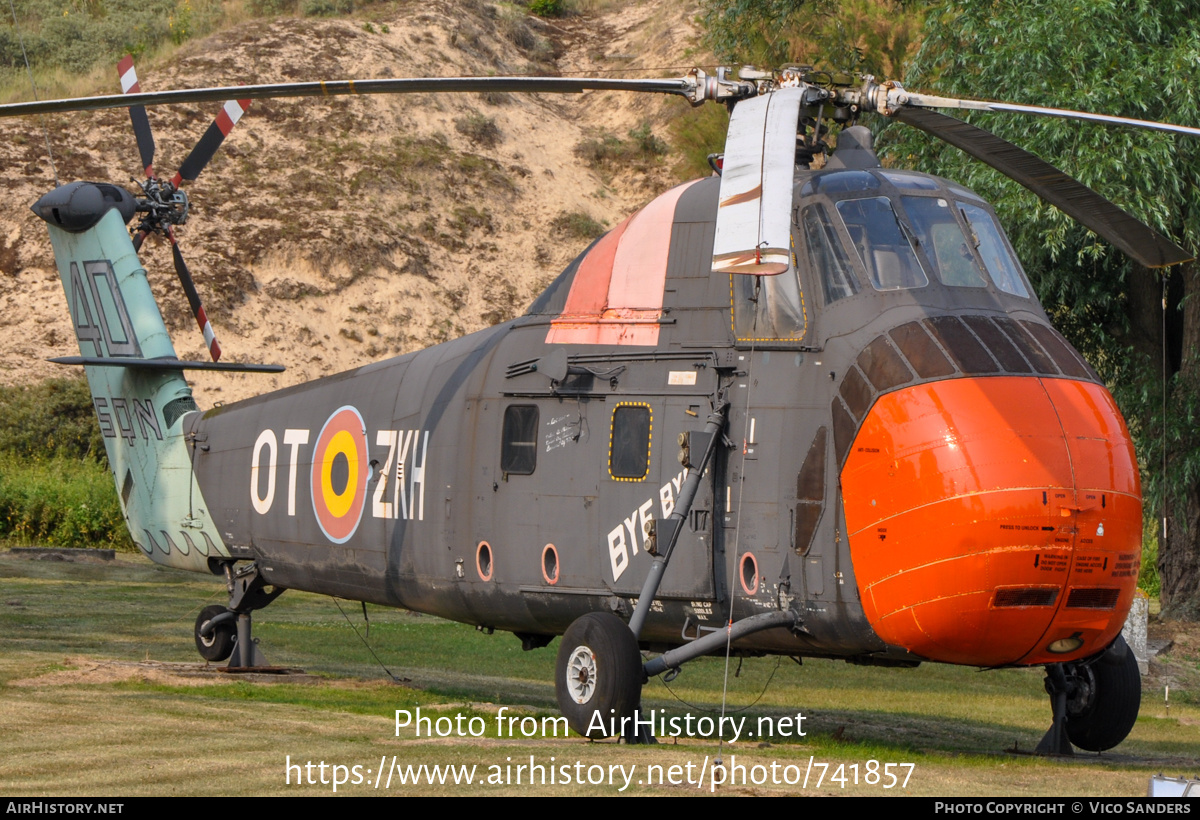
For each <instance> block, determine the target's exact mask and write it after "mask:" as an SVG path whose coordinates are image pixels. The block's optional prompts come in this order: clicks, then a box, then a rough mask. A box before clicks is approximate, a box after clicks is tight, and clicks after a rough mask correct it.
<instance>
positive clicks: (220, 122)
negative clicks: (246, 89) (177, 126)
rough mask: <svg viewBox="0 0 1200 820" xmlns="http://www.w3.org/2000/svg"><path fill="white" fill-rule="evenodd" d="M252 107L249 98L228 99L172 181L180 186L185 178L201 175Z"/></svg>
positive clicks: (192, 178)
mask: <svg viewBox="0 0 1200 820" xmlns="http://www.w3.org/2000/svg"><path fill="white" fill-rule="evenodd" d="M249 108H250V101H249V100H227V101H226V102H225V105H224V106H223V107H222V108H221V113H219V114H217V118H216V119H215V120H213V123H212V125H210V126H208V130H207V131H205V132H204V136H202V137H201V138H200V141H199V142H197V143H196V147H195V148H193V149H192V153H190V154H188V156H187V159H185V160H184V161H183V165H180V166H179V171H178V173H176V174H175V178H174V179H172V180H171V183H172V184H173V185H174V186H175V187H176V188H178V187H179V185H180V183H181V182H182V181H183V180H185V179H186V180H187V181H188V182H191V181H192V180H194V179H195V178H196V177H198V176H200V172H201V171H203V170H204V166H205V165H208V162H209V160H211V159H212V158H213V154H215V153H217V149H218V148H220V147H221V143H222V142H224V141H225V138H226V137H227V136H229V132H230V131H232V130H233V126H235V125H237V123H238V120H240V119H241V118H242V115H243V114H245V113H246V111H247V110H249Z"/></svg>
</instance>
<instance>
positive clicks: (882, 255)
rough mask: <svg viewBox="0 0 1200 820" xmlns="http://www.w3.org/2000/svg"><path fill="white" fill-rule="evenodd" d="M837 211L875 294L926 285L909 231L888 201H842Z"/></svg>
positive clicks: (926, 278)
mask: <svg viewBox="0 0 1200 820" xmlns="http://www.w3.org/2000/svg"><path fill="white" fill-rule="evenodd" d="M837 209H838V213H839V214H841V217H842V222H844V223H845V225H846V230H847V232H849V234H850V241H851V243H852V244H853V245H854V249H855V250H856V251H857V252H858V258H859V260H860V261H861V262H862V264H863V267H864V268H866V270H867V274H868V276H869V277H870V279H871V284H872V285H873V286H874V287H875V289H876V290H900V289H903V288H919V287H924V286H925V285H927V284H929V277H927V276H926V275H925V271H924V269H922V267H921V263H920V261H919V260H918V259H917V254H916V252H915V251H914V250H913V247H912V243H910V242H909V240H908V233H909V231H908V229H906V228H905V226H904V225H903V224H902V223H901V222H900V219H899V217H897V216H896V212H895V211H893V210H892V203H891V202H890V201H889V200H888V198H887V197H885V196H880V197H872V198H871V199H843V200H842V201H841V202H839V203H838V204H837Z"/></svg>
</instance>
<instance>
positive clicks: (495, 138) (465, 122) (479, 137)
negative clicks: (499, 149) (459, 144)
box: [454, 112, 503, 148]
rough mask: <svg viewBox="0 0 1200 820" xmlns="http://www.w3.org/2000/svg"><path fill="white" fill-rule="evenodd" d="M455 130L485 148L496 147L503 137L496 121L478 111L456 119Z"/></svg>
mask: <svg viewBox="0 0 1200 820" xmlns="http://www.w3.org/2000/svg"><path fill="white" fill-rule="evenodd" d="M454 130H455V131H457V132H458V133H460V134H462V135H464V136H466V137H469V138H470V139H471V140H472V141H473V142H474V143H475V144H476V145H478V146H480V147H483V148H495V147H496V146H497V145H498V144H499V143H500V140H501V139H503V135H502V134H501V133H500V129H499V127H497V125H496V121H495V120H494V119H492V118H491V117H488V116H484V115H483V114H480V113H478V112H471V113H470V114H467V115H466V116H465V117H459V118H457V119H456V120H454Z"/></svg>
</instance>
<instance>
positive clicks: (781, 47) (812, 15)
mask: <svg viewBox="0 0 1200 820" xmlns="http://www.w3.org/2000/svg"><path fill="white" fill-rule="evenodd" d="M923 6H924V3H923V2H922V0H705V2H704V13H703V20H704V27H705V31H706V39H707V43H708V46H709V47H710V48H712V50H713V51H714V52H715V53H716V54H717V56H718V58H719V59H721V60H726V61H733V62H746V63H753V64H758V65H762V66H773V67H778V66H782V65H786V64H789V63H792V64H795V63H801V64H808V65H814V66H816V67H817V68H824V69H828V70H836V71H861V72H864V73H869V74H877V75H880V76H884V77H889V78H893V79H898V78H900V76H901V72H902V71H903V67H904V62H905V60H906V59H907V58H908V56H909V54H910V53H911V51H912V50H913V49H914V48H915V46H916V43H917V36H918V34H919V32H920V28H921V11H922V8H923Z"/></svg>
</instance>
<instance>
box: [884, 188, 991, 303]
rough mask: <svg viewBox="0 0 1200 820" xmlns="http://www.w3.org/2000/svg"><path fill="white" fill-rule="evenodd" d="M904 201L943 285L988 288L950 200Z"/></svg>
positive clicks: (917, 198) (924, 198)
mask: <svg viewBox="0 0 1200 820" xmlns="http://www.w3.org/2000/svg"><path fill="white" fill-rule="evenodd" d="M900 201H901V202H903V203H904V210H905V211H906V212H907V213H908V218H909V219H910V220H911V221H912V224H913V229H914V230H915V231H916V232H917V239H918V240H919V242H920V244H921V247H922V249H923V250H924V251H925V257H926V258H927V259H928V260H929V262H930V264H931V265H933V269H934V271H935V272H936V273H937V275H938V278H939V279H941V280H942V284H944V285H950V286H951V287H956V288H983V287H987V280H985V279H984V278H983V271H981V270H980V269H979V264H978V263H977V262H976V261H975V255H974V254H972V253H971V245H970V244H968V243H967V237H966V236H965V235H964V234H963V231H962V228H961V227H960V226H959V224H958V219H957V217H956V216H955V214H954V207H953V205H952V204H951V203H950V201H949V200H947V199H943V198H942V197H932V196H905V197H901V198H900ZM972 244H974V243H972Z"/></svg>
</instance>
